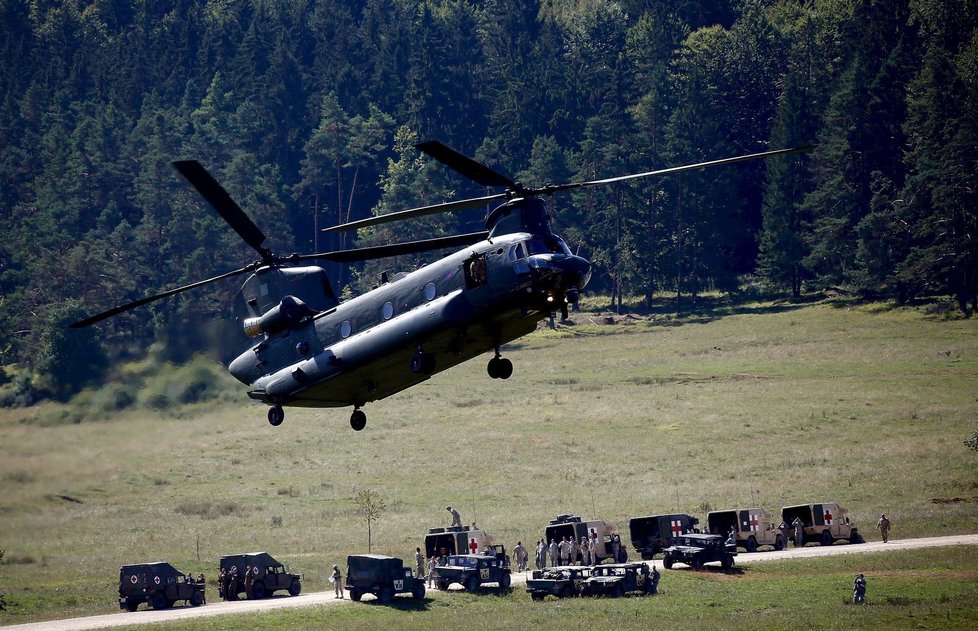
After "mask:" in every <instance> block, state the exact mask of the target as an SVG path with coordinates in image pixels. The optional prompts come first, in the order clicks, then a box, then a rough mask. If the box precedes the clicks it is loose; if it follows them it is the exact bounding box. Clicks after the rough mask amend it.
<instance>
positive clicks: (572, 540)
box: [567, 537, 580, 565]
mask: <svg viewBox="0 0 978 631" xmlns="http://www.w3.org/2000/svg"><path fill="white" fill-rule="evenodd" d="M567 543H569V544H570V559H568V560H569V561H570V565H577V553H578V552H580V548H578V547H577V537H568V538H567Z"/></svg>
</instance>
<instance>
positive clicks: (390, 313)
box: [381, 302, 394, 320]
mask: <svg viewBox="0 0 978 631" xmlns="http://www.w3.org/2000/svg"><path fill="white" fill-rule="evenodd" d="M381 315H383V316H384V319H385V320H390V319H391V318H392V317H394V303H392V302H385V303H384V308H383V311H382V314H381Z"/></svg>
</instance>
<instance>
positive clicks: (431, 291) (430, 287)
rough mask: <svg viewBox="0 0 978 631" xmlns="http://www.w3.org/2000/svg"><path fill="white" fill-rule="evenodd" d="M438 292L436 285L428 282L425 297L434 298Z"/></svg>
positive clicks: (426, 298) (425, 287) (427, 298)
mask: <svg viewBox="0 0 978 631" xmlns="http://www.w3.org/2000/svg"><path fill="white" fill-rule="evenodd" d="M437 293H438V289H437V288H436V287H435V284H434V283H428V284H427V285H425V286H424V299H425V300H434V299H435V295H436V294H437Z"/></svg>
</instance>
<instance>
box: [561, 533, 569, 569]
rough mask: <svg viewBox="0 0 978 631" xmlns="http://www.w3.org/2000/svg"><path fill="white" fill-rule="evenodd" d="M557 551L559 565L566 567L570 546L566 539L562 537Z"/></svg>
mask: <svg viewBox="0 0 978 631" xmlns="http://www.w3.org/2000/svg"><path fill="white" fill-rule="evenodd" d="M559 550H560V564H561V565H568V563H569V560H570V552H571V544H570V542H569V541H567V537H564V538H563V539H562V540H561V542H560V544H559Z"/></svg>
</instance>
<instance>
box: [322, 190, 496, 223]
mask: <svg viewBox="0 0 978 631" xmlns="http://www.w3.org/2000/svg"><path fill="white" fill-rule="evenodd" d="M504 197H506V194H505V193H498V194H496V195H487V196H485V197H473V198H472V199H460V200H458V201H455V202H445V203H444V204H434V205H432V206H422V207H420V208H411V209H410V210H401V211H398V212H396V213H388V214H386V215H377V216H376V217H368V218H366V219H360V220H359V221H351V222H350V223H344V224H340V225H338V226H333V227H331V228H323V232H340V231H346V230H358V229H360V228H366V227H368V226H377V225H380V224H385V223H391V222H394V221H402V220H404V219H413V218H415V217H423V216H425V215H435V214H438V213H447V212H455V211H457V210H464V209H466V208H476V207H477V206H482V205H484V204H488V203H489V202H491V201H494V200H497V199H503V198H504Z"/></svg>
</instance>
